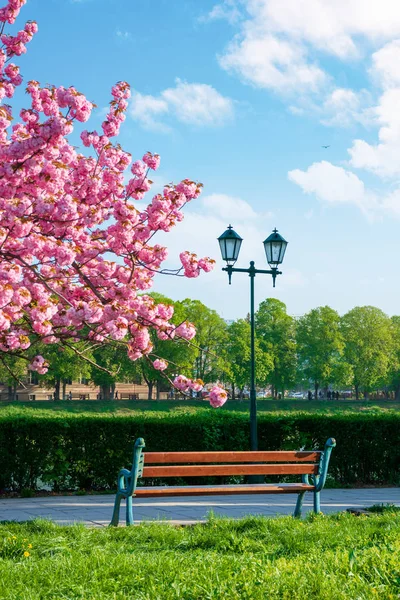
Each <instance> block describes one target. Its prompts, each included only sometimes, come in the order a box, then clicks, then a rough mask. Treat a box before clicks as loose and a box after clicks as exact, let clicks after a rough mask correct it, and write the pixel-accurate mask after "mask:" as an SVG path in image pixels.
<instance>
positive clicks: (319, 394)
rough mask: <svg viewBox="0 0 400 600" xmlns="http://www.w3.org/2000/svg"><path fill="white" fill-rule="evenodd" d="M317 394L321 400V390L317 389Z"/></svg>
mask: <svg viewBox="0 0 400 600" xmlns="http://www.w3.org/2000/svg"><path fill="white" fill-rule="evenodd" d="M318 396H319V399H320V400H322V392H321V390H319V393H318Z"/></svg>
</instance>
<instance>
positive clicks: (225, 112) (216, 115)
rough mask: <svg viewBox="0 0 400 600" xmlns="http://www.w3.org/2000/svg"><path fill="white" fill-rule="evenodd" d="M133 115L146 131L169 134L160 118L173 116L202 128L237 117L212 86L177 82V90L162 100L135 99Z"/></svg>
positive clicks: (164, 94)
mask: <svg viewBox="0 0 400 600" xmlns="http://www.w3.org/2000/svg"><path fill="white" fill-rule="evenodd" d="M131 115H132V116H133V118H134V119H136V120H138V121H140V122H141V123H142V124H143V125H144V126H145V127H147V128H153V129H154V128H157V129H161V130H169V128H168V127H166V126H165V125H164V124H163V123H162V122H160V121H159V119H158V118H157V117H160V116H161V115H169V116H173V117H174V118H175V119H177V120H178V121H180V122H182V123H186V124H189V125H195V126H197V127H202V126H207V125H208V126H219V125H223V124H224V123H226V122H227V121H229V120H231V119H232V118H233V116H234V105H233V101H232V100H231V99H230V98H227V97H225V96H222V94H220V93H219V92H217V90H216V89H215V88H213V87H212V86H211V85H207V84H204V83H187V82H185V81H181V80H180V79H177V80H176V86H175V87H174V88H168V89H166V90H164V91H162V92H161V93H160V95H159V96H150V95H148V96H144V95H142V94H140V93H135V94H134V95H133V99H132V104H131Z"/></svg>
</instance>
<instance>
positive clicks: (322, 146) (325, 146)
mask: <svg viewBox="0 0 400 600" xmlns="http://www.w3.org/2000/svg"><path fill="white" fill-rule="evenodd" d="M321 148H330V146H321Z"/></svg>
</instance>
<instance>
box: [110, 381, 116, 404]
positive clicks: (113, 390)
mask: <svg viewBox="0 0 400 600" xmlns="http://www.w3.org/2000/svg"><path fill="white" fill-rule="evenodd" d="M110 400H115V383H112V384H111V389H110Z"/></svg>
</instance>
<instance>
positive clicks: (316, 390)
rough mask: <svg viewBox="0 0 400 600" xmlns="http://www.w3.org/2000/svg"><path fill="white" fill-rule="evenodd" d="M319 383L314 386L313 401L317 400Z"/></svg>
mask: <svg viewBox="0 0 400 600" xmlns="http://www.w3.org/2000/svg"><path fill="white" fill-rule="evenodd" d="M318 390H319V383H315V384H314V399H315V400H318Z"/></svg>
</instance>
